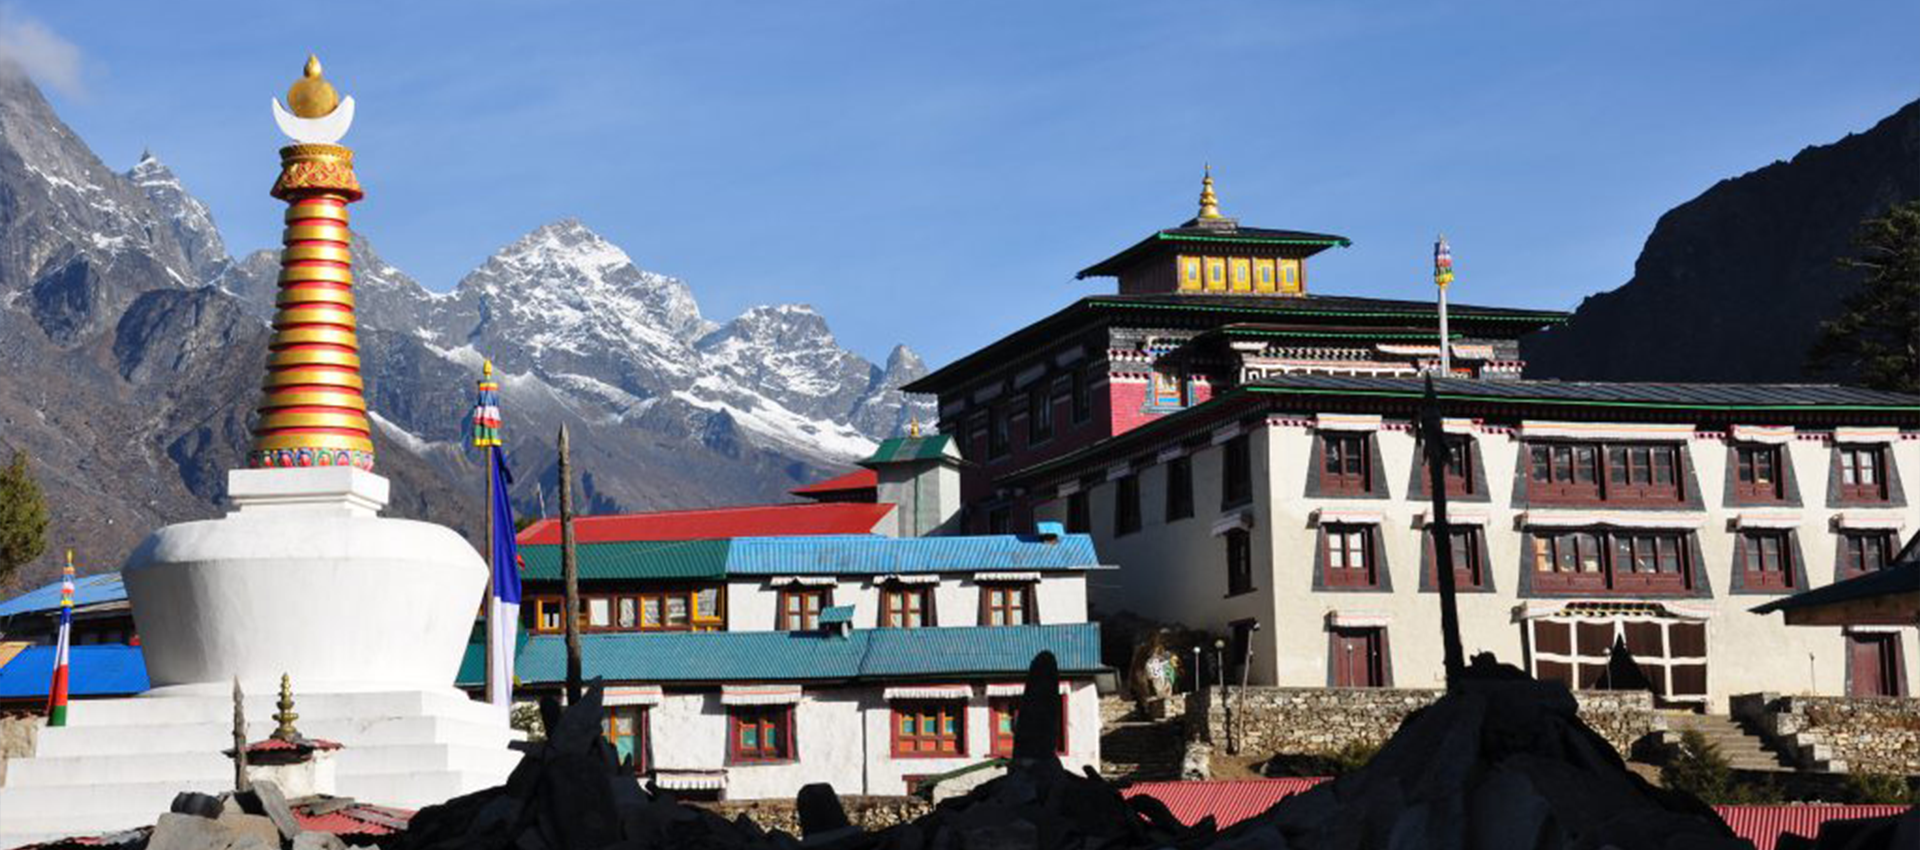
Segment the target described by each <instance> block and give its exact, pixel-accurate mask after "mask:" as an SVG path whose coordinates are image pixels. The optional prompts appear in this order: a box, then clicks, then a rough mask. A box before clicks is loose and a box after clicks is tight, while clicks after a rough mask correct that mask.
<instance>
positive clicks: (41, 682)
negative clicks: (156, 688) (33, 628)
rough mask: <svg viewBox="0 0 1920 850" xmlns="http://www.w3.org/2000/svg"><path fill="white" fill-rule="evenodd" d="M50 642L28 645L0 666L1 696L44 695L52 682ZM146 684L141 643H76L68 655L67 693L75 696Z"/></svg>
mask: <svg viewBox="0 0 1920 850" xmlns="http://www.w3.org/2000/svg"><path fill="white" fill-rule="evenodd" d="M53 653H54V647H51V646H30V647H27V648H26V649H24V650H21V652H20V654H19V655H16V656H14V657H13V660H11V661H9V662H7V666H5V667H0V699H30V698H41V699H44V698H46V696H47V688H48V687H49V686H50V685H52V684H53ZM147 688H148V684H147V660H146V658H145V657H144V656H142V655H141V654H140V647H137V646H127V645H126V644H119V643H103V644H98V645H89V646H76V647H73V648H72V649H71V655H69V656H68V659H67V693H68V694H69V695H71V696H77V697H106V696H126V695H128V694H137V693H140V692H141V691H144V690H146V689H147Z"/></svg>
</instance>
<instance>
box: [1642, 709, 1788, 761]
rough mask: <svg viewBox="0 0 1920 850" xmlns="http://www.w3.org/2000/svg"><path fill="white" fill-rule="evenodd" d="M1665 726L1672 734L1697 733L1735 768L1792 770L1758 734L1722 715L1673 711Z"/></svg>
mask: <svg viewBox="0 0 1920 850" xmlns="http://www.w3.org/2000/svg"><path fill="white" fill-rule="evenodd" d="M1667 726H1668V728H1669V729H1671V730H1672V731H1673V732H1674V733H1675V734H1678V733H1681V732H1685V731H1687V730H1689V729H1691V730H1693V731H1696V732H1699V733H1700V734H1701V735H1703V736H1705V737H1706V739H1707V740H1708V741H1710V742H1712V743H1713V744H1714V745H1715V746H1718V747H1719V748H1720V754H1721V755H1723V756H1725V757H1726V759H1727V763H1728V764H1729V765H1731V766H1732V767H1733V769H1734V770H1750V771H1791V770H1793V769H1794V767H1793V765H1792V764H1791V763H1789V762H1787V761H1785V760H1784V759H1782V758H1781V757H1780V755H1779V754H1778V753H1776V752H1774V751H1773V750H1771V749H1768V748H1767V745H1766V742H1765V741H1763V740H1762V739H1761V738H1760V736H1759V735H1756V734H1754V733H1752V732H1749V731H1747V729H1746V728H1745V727H1744V726H1742V725H1740V723H1739V722H1737V721H1735V720H1734V719H1733V718H1731V717H1728V716H1726V715H1724V714H1692V713H1687V712H1675V713H1673V714H1670V715H1668V717H1667Z"/></svg>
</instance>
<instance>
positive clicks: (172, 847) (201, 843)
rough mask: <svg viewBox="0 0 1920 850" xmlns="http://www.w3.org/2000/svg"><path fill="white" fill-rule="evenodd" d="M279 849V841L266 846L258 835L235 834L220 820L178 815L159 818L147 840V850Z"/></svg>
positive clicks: (169, 813) (173, 814)
mask: <svg viewBox="0 0 1920 850" xmlns="http://www.w3.org/2000/svg"><path fill="white" fill-rule="evenodd" d="M268 827H269V828H270V827H272V824H268ZM279 846H280V843H279V842H278V841H276V842H274V843H272V844H268V843H267V842H266V841H265V840H263V839H262V838H261V837H260V835H259V834H258V833H240V832H235V831H234V830H231V829H228V828H227V827H226V825H225V824H224V823H222V822H221V821H218V820H212V819H210V818H203V817H200V816H198V815H185V814H180V813H178V812H168V813H166V814H164V815H161V816H160V821H159V823H156V824H154V827H153V834H152V835H149V836H148V837H147V850H278V848H279Z"/></svg>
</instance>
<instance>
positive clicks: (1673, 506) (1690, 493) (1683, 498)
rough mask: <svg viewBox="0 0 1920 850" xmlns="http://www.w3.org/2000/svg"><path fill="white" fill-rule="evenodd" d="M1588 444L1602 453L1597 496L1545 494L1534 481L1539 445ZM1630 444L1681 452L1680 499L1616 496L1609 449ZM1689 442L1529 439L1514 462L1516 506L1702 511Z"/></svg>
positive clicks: (1597, 472)
mask: <svg viewBox="0 0 1920 850" xmlns="http://www.w3.org/2000/svg"><path fill="white" fill-rule="evenodd" d="M1554 445H1587V446H1592V447H1594V449H1595V450H1596V451H1597V452H1598V454H1597V456H1596V457H1597V463H1598V464H1599V466H1598V469H1597V471H1596V478H1595V484H1596V488H1597V489H1596V490H1595V493H1596V494H1597V495H1596V496H1584V495H1567V494H1565V493H1564V492H1562V493H1560V494H1555V493H1553V492H1549V493H1546V494H1542V493H1541V488H1540V485H1539V484H1538V483H1537V482H1535V481H1534V480H1533V448H1534V447H1535V446H1554ZM1615 445H1618V446H1628V445H1635V446H1638V445H1670V446H1673V447H1674V449H1675V450H1676V451H1677V452H1678V455H1679V457H1678V461H1679V466H1678V467H1677V469H1676V470H1675V477H1676V482H1675V483H1676V486H1677V487H1678V488H1679V499H1678V500H1677V501H1676V500H1669V499H1664V498H1656V499H1644V498H1614V497H1612V495H1611V494H1610V493H1609V492H1608V490H1607V486H1608V481H1607V479H1608V478H1609V471H1608V466H1607V463H1608V458H1607V451H1606V450H1607V448H1608V447H1609V446H1615ZM1688 447H1689V442H1688V441H1684V440H1657V441H1647V440H1560V439H1548V440H1525V441H1522V442H1521V443H1520V452H1519V455H1518V456H1517V457H1516V458H1515V463H1514V465H1513V499H1512V503H1513V506H1514V507H1515V508H1521V507H1543V508H1547V507H1609V508H1627V509H1630V510H1636V511H1677V512H1678V511H1685V512H1693V511H1702V510H1706V506H1705V501H1704V500H1703V499H1702V498H1701V495H1700V483H1699V476H1698V475H1696V474H1695V472H1694V468H1693V452H1692V451H1690V450H1689V448H1688Z"/></svg>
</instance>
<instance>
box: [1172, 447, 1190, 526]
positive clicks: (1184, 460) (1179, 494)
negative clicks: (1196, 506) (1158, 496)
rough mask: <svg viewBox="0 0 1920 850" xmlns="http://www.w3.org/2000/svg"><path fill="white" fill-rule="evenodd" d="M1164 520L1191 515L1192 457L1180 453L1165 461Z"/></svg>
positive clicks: (1188, 517)
mask: <svg viewBox="0 0 1920 850" xmlns="http://www.w3.org/2000/svg"><path fill="white" fill-rule="evenodd" d="M1166 467H1167V500H1166V502H1167V504H1166V509H1167V510H1166V521H1167V522H1173V521H1174V520H1179V519H1190V518H1192V516H1193V457H1192V456H1190V455H1181V456H1179V457H1176V458H1173V459H1172V460H1169V461H1167V463H1166Z"/></svg>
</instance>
